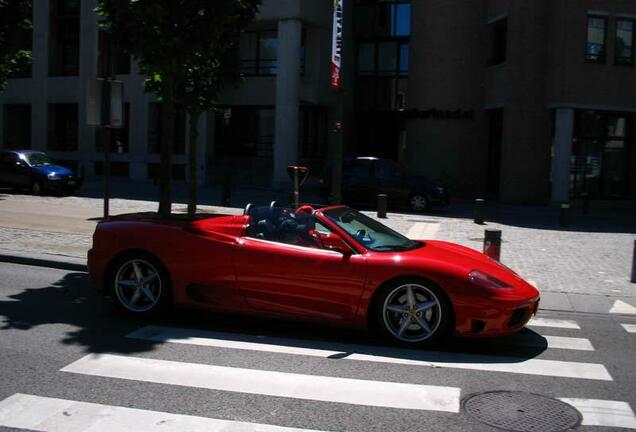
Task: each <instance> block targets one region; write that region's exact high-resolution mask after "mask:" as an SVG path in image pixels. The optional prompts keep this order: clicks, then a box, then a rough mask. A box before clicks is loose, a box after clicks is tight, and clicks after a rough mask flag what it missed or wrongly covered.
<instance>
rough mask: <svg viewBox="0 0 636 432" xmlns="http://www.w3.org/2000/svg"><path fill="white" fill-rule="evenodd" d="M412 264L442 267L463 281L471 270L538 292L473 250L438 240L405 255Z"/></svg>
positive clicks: (517, 287)
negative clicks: (420, 263) (432, 264)
mask: <svg viewBox="0 0 636 432" xmlns="http://www.w3.org/2000/svg"><path fill="white" fill-rule="evenodd" d="M406 254H407V255H408V256H409V258H411V260H412V262H413V263H416V262H418V261H419V262H428V263H436V265H443V266H444V267H446V269H447V270H448V271H450V272H452V273H454V274H455V276H456V277H459V278H461V279H465V278H466V277H467V275H468V273H469V272H470V271H472V270H480V271H482V272H484V273H486V274H489V275H491V276H494V277H495V278H497V279H499V280H500V281H502V282H505V283H506V284H508V285H510V286H512V287H515V288H516V289H517V290H520V291H523V292H526V293H528V294H536V295H538V291H537V290H536V288H534V287H533V286H532V285H530V284H529V283H528V282H526V281H525V280H524V279H523V278H521V276H519V275H518V274H517V273H515V272H514V271H513V270H511V269H510V268H508V267H506V266H505V265H503V264H501V263H500V262H498V261H495V260H493V259H491V258H489V257H488V256H486V255H484V254H483V253H481V252H479V251H476V250H474V249H471V248H468V247H465V246H461V245H458V244H455V243H449V242H445V241H439V240H426V241H425V246H424V247H421V248H418V249H415V250H413V251H409V252H407V253H406Z"/></svg>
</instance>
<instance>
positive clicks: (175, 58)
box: [97, 0, 261, 110]
mask: <svg viewBox="0 0 636 432" xmlns="http://www.w3.org/2000/svg"><path fill="white" fill-rule="evenodd" d="M260 3H261V0H100V2H99V6H98V9H97V12H98V14H99V15H100V16H101V17H102V18H103V21H102V24H101V26H102V28H103V29H105V30H106V31H108V32H109V33H111V34H112V35H113V37H114V38H115V40H116V43H117V44H118V46H119V47H121V48H125V49H127V50H128V51H129V52H130V53H131V54H132V55H133V56H134V57H135V58H136V59H137V60H138V61H139V64H140V69H141V73H142V74H143V75H145V76H146V77H147V79H146V83H145V84H146V90H147V91H150V92H154V93H156V94H157V96H158V97H159V99H160V100H163V99H165V97H166V94H165V92H166V77H167V76H168V75H170V76H171V78H174V90H175V95H174V96H175V102H177V103H182V104H184V105H186V106H188V107H191V108H192V109H196V110H206V109H211V108H212V107H213V106H214V103H215V102H216V99H217V97H218V94H219V92H220V90H221V89H222V87H223V86H224V85H227V84H231V83H236V82H238V79H239V75H238V63H237V61H236V58H237V47H238V39H239V37H240V34H241V32H242V31H243V29H244V28H245V27H246V26H247V25H248V24H249V23H250V22H251V21H252V19H253V18H254V15H255V13H256V11H257V9H258V6H259V5H260Z"/></svg>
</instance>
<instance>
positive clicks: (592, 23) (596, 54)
mask: <svg viewBox="0 0 636 432" xmlns="http://www.w3.org/2000/svg"><path fill="white" fill-rule="evenodd" d="M606 32H607V17H604V16H596V15H588V17H587V43H586V46H585V61H586V62H588V63H605V34H606Z"/></svg>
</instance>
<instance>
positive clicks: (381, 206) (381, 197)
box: [378, 194, 389, 218]
mask: <svg viewBox="0 0 636 432" xmlns="http://www.w3.org/2000/svg"><path fill="white" fill-rule="evenodd" d="M388 199H389V196H388V195H386V194H378V217H379V218H386V207H387V201H388Z"/></svg>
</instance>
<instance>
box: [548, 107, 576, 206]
mask: <svg viewBox="0 0 636 432" xmlns="http://www.w3.org/2000/svg"><path fill="white" fill-rule="evenodd" d="M573 132H574V110H573V109H571V108H559V109H557V110H556V122H555V131H554V158H553V159H552V197H551V201H552V202H554V203H562V202H567V201H569V199H570V157H571V155H572V134H573Z"/></svg>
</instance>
